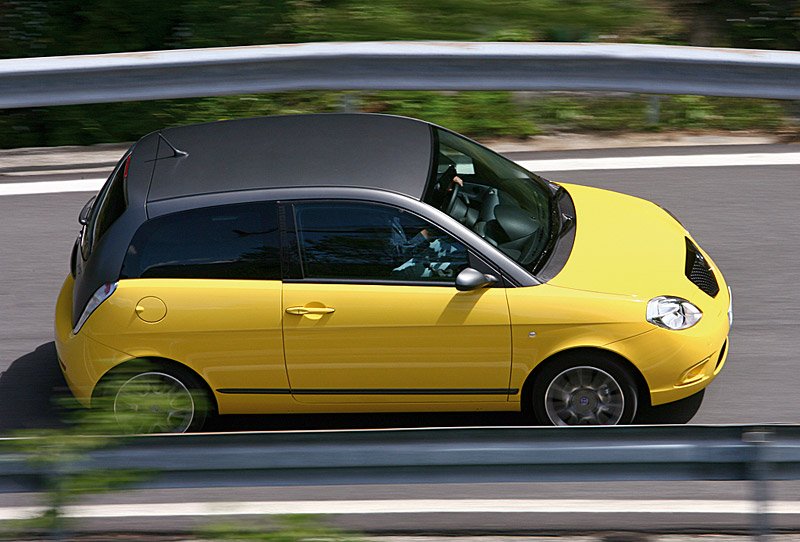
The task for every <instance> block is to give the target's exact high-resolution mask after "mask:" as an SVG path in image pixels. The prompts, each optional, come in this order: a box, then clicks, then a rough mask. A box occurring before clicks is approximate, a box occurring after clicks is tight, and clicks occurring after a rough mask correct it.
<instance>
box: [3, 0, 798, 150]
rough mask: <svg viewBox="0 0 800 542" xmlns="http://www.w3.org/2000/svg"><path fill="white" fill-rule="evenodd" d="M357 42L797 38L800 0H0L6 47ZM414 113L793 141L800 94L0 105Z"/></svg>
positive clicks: (49, 138)
mask: <svg viewBox="0 0 800 542" xmlns="http://www.w3.org/2000/svg"><path fill="white" fill-rule="evenodd" d="M361 40H470V41H550V42H628V43H660V44H675V45H695V46H714V47H741V48H758V49H788V50H798V48H800V1H798V0H570V1H563V0H528V1H508V0H438V1H436V2H429V1H428V0H239V1H217V0H172V1H170V2H153V1H151V0H127V1H126V2H120V1H119V0H39V1H31V0H27V1H4V0H0V58H21V57H35V56H53V55H79V54H91V53H112V52H124V51H147V50H163V49H184V48H196V47H226V46H237V45H261V44H272V43H299V42H313V41H361ZM341 110H360V111H369V112H383V113H392V114H399V115H409V116H413V117H418V118H422V119H425V120H428V121H431V122H434V123H438V124H442V125H445V126H447V127H448V128H451V129H453V130H456V131H459V132H462V133H465V134H467V135H469V136H472V137H475V138H480V139H484V140H486V139H497V138H514V139H523V138H527V137H530V136H534V135H542V134H552V133H558V132H593V133H598V132H599V133H609V134H613V133H616V132H622V131H625V132H653V131H675V130H681V131H686V130H691V131H719V130H724V131H730V130H751V131H762V132H763V131H767V132H770V133H775V132H778V133H781V134H785V136H786V137H787V138H794V137H796V134H797V133H798V131H800V129H799V128H798V117H800V106H799V105H798V104H797V103H796V102H787V101H771V100H756V99H738V98H715V97H703V96H658V97H653V96H642V95H633V94H626V93H597V92H593V93H566V92H559V93H552V92H550V93H530V92H526V93H512V92H457V93H456V92H448V93H442V92H408V91H403V92H356V91H354V92H324V91H313V92H287V93H280V94H259V95H240V96H225V97H214V98H201V99H182V100H164V101H149V102H129V103H118V104H99V105H82V106H62V107H50V108H35V109H19V110H2V111H0V148H14V147H34V146H55V145H90V144H95V143H110V142H124V141H133V140H136V139H138V138H139V137H141V135H143V134H145V133H147V132H150V131H152V130H155V129H158V128H162V127H165V126H173V125H180V124H187V123H192V122H201V121H210V120H220V119H226V118H235V117H248V116H256V115H270V114H278V113H302V112H325V111H341Z"/></svg>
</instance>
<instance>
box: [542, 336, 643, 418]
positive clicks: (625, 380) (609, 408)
mask: <svg viewBox="0 0 800 542" xmlns="http://www.w3.org/2000/svg"><path fill="white" fill-rule="evenodd" d="M531 400H532V401H533V414H534V416H535V417H536V421H537V422H538V423H540V424H542V425H621V424H629V423H631V421H632V420H633V418H634V417H635V416H636V411H637V407H638V401H637V389H636V384H635V383H634V381H633V379H632V378H631V377H630V376H629V375H628V373H627V371H625V369H623V368H622V367H621V366H620V364H619V363H618V362H617V361H616V360H614V359H613V357H612V356H609V355H607V354H604V353H602V352H586V353H583V352H582V353H573V354H569V355H565V356H563V357H561V358H560V359H558V360H554V361H552V362H550V363H548V365H547V366H546V367H544V369H543V370H542V371H541V373H539V374H538V375H537V377H536V380H535V381H534V383H533V389H532V393H531Z"/></svg>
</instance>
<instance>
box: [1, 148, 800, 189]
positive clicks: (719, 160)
mask: <svg viewBox="0 0 800 542" xmlns="http://www.w3.org/2000/svg"><path fill="white" fill-rule="evenodd" d="M518 163H519V164H520V165H521V166H522V167H524V168H526V169H528V170H530V171H534V172H537V173H538V172H546V171H551V172H552V171H589V170H596V171H601V170H617V169H657V168H682V167H726V166H733V167H741V166H788V165H800V152H782V153H749V154H694V155H681V156H622V157H607V158H565V159H556V160H522V161H520V162H518ZM104 182H105V179H80V180H75V181H41V182H28V183H0V196H20V195H29V194H58V193H64V192H97V191H98V190H99V189H100V187H101V186H103V183H104Z"/></svg>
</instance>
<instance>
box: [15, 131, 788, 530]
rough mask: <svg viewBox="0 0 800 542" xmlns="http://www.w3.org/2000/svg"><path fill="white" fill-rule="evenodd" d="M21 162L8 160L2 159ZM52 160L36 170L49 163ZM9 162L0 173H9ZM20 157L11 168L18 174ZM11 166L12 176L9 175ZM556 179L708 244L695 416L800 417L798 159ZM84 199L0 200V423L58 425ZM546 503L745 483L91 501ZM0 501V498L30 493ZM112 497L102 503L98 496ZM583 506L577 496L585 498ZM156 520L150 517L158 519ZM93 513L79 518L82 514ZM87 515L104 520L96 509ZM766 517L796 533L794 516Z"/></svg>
mask: <svg viewBox="0 0 800 542" xmlns="http://www.w3.org/2000/svg"><path fill="white" fill-rule="evenodd" d="M798 150H800V149H798V146H797V145H758V146H730V147H727V146H726V147H685V148H683V147H671V148H644V149H641V148H640V149H606V150H602V151H597V150H595V151H573V152H547V153H527V152H526V153H510V154H509V156H510V157H511V158H513V159H515V160H534V159H535V160H545V159H547V160H550V159H574V158H593V157H609V156H619V157H630V156H659V155H706V154H741V153H788V152H797V151H798ZM91 161H92V164H93V167H95V168H98V169H95V170H93V171H91V172H77V171H72V170H71V168H69V167H67V168H64V167H59V166H57V165H52V166H47V167H46V168H42V169H41V171H29V172H28V173H32V175H26V176H25V177H24V178H21V177H18V176H15V177H10V176H4V175H3V171H4V164H3V157H2V156H0V184H2V183H3V182H21V181H24V182H27V181H31V182H35V181H37V180H61V179H63V180H68V179H77V178H81V177H83V178H88V177H97V176H101V175H102V173H103V171H104V170H103V168H104V167H107V165H105V164H104V162H103V161H102V160H100V161H99V162H98V160H97V159H92V160H91ZM15 167H17V168H18V166H15ZM48 168H49V169H48ZM9 169H10V168H8V167H7V168H6V171H8V170H9ZM24 169H25V168H24V166H23V167H22V171H24ZM19 171H20V170H19V168H18V169H17V172H19ZM543 175H544V176H545V177H547V178H550V179H552V180H555V181H568V182H576V183H581V184H587V185H592V186H597V187H601V188H606V189H611V190H616V191H620V192H625V193H628V194H633V195H636V196H641V197H644V198H648V199H650V200H653V201H655V202H657V203H659V204H661V205H663V206H664V207H666V208H668V209H669V210H670V211H671V212H672V213H673V214H674V215H676V216H677V217H678V218H679V219H680V220H681V221H682V222H683V223H684V225H686V226H687V228H688V229H689V230H690V231H691V232H692V233H693V235H694V236H695V238H696V239H697V240H698V242H699V243H700V244H701V245H702V246H703V247H704V248H705V249H706V250H707V251H709V252H710V254H711V255H712V256H713V257H714V259H715V261H716V263H717V264H718V265H719V267H720V268H721V269H722V271H723V273H724V274H725V276H726V279H727V280H728V282H729V284H731V286H732V288H733V291H734V304H735V323H734V328H733V332H732V336H731V350H730V356H729V359H728V363H727V366H726V369H725V370H724V371H723V372H722V374H721V375H720V376H719V377H718V379H717V380H716V381H715V382H714V383H713V384H712V386H711V387H710V388H709V390H708V392H707V394H706V396H705V401H704V403H703V405H702V407H701V408H700V411H699V412H698V414H697V415H696V416H695V418H694V419H693V420H692V423H698V424H747V423H767V422H771V423H774V422H780V423H800V414H798V404H800V403H799V402H798V399H797V395H798V394H797V389H798V384H800V359H798V357H799V356H798V353H799V352H800V324H798V319H797V316H796V314H795V311H796V309H797V308H798V307H800V288H798V287H797V285H796V283H797V277H798V271H797V268H798V265H800V255H798V248H800V244H798V238H800V224H798V218H797V214H798V213H797V211H796V208H797V206H798V203H799V202H800V198H798V196H800V186H798V182H799V181H800V178H798V177H800V166H798V165H783V166H748V167H725V166H718V167H692V168H681V167H669V168H659V169H624V170H611V169H605V170H599V171H592V170H581V171H562V172H557V171H556V172H543ZM88 198H89V194H87V193H67V194H40V195H21V196H3V197H0V231H1V232H2V237H0V277H2V282H0V311H1V312H0V314H2V318H3V324H4V325H3V326H2V327H0V432H9V431H13V430H15V429H22V428H31V429H38V428H45V427H53V426H58V425H59V424H60V423H61V422H60V415H61V410H60V408H59V407H58V406H57V405H55V404H54V401H53V398H54V397H58V396H59V394H62V393H63V392H64V382H63V379H62V377H61V375H60V373H59V370H58V367H57V362H56V359H55V354H54V348H53V344H52V339H51V336H52V331H51V329H52V312H53V306H54V303H55V299H56V295H57V292H58V289H59V287H60V285H61V282H62V280H63V278H64V277H65V276H66V274H67V273H68V256H69V251H70V248H71V245H72V242H73V240H74V237H75V235H76V234H77V231H78V224H77V221H76V217H77V214H78V211H79V210H80V208H81V206H82V205H83V203H84V202H85V201H86V200H87V199H88ZM519 423H522V420H521V419H520V418H519V417H518V416H515V415H509V414H505V415H491V414H489V415H487V414H481V415H475V414H468V415H452V414H451V415H438V416H437V415H429V416H420V415H412V416H402V415H391V416H386V415H381V416H365V415H364V416H362V415H360V416H255V417H244V416H236V417H229V418H224V419H222V420H220V421H217V422H216V424H215V426H214V427H213V429H215V430H221V431H225V430H241V429H247V430H261V429H265V430H268V429H276V428H279V429H282V428H318V427H322V428H328V427H373V426H376V427H392V426H415V425H486V424H519ZM799 494H800V484H796V483H784V484H780V485H777V486H776V487H775V493H774V494H773V497H774V498H776V499H780V500H789V501H796V500H797V495H799ZM545 496H546V497H547V498H550V499H557V498H563V499H576V498H584V499H597V500H598V502H599V501H602V500H604V499H609V498H616V499H631V502H632V503H633V502H634V501H640V500H642V499H648V498H650V499H689V498H691V499H717V500H718V499H723V500H737V499H744V500H747V499H748V498H749V497H750V496H751V488H750V486H748V485H747V484H738V483H726V484H721V483H692V484H677V483H671V484H669V483H662V484H644V483H615V484H516V485H511V486H499V487H495V486H491V487H489V486H485V485H484V486H480V485H459V486H436V487H432V486H402V487H397V486H394V487H366V488H365V487H338V488H313V487H312V488H262V489H253V490H251V491H250V492H249V493H248V492H242V491H238V492H237V493H236V495H233V494H232V493H231V492H230V491H226V490H208V491H203V492H196V491H195V492H192V493H191V494H187V493H186V492H166V491H165V492H161V493H157V494H154V493H152V492H150V493H149V494H148V495H146V496H144V495H139V496H138V497H137V494H136V493H127V494H125V495H121V496H118V497H114V496H111V497H108V498H103V499H100V500H99V501H98V502H117V501H116V500H115V499H118V500H119V502H131V501H136V500H137V499H140V500H141V499H147V501H148V502H184V501H186V500H188V499H193V500H198V499H200V500H219V501H223V500H230V499H234V498H235V499H237V500H292V499H304V500H308V499H314V500H328V499H331V500H337V499H387V498H395V499H403V498H417V499H418V498H425V497H430V498H441V499H448V498H453V497H459V498H488V499H504V498H509V497H514V498H542V497H545ZM27 499H28V498H27V497H26V498H25V499H24V500H21V497H19V496H11V495H7V496H0V506H9V505H11V504H14V505H19V504H25V502H27ZM109 499H110V500H109ZM587 506H588V505H587ZM201 521H204V520H199V519H196V518H194V519H193V518H184V519H182V520H181V521H180V522H178V523H174V522H173V520H170V525H184V526H186V527H187V528H189V527H191V526H192V525H195V524H197V523H198V522H201ZM336 521H338V522H339V523H340V524H342V525H345V526H349V527H355V528H362V529H364V528H366V529H370V530H383V531H404V532H420V531H425V532H506V531H507V532H533V531H535V532H543V531H558V530H563V529H565V528H568V529H569V528H573V529H572V530H578V531H597V530H607V529H626V528H630V529H643V530H647V529H658V528H667V527H669V526H670V525H672V526H673V527H675V526H682V528H687V529H699V530H707V531H708V530H710V531H713V530H715V529H721V528H722V527H723V526H726V528H727V529H730V528H733V529H736V528H738V529H742V528H746V527H747V525H748V524H750V522H751V518H750V517H749V516H748V515H743V514H738V515H737V514H728V515H726V514H724V513H717V514H694V515H692V514H688V515H677V514H666V513H665V514H655V513H639V514H636V513H630V514H586V513H580V514H567V513H563V514H480V513H441V514H383V515H382V514H372V515H369V516H363V515H362V516H342V517H339V518H338V519H337V520H336ZM162 522H163V520H162ZM90 523H91V522H90ZM95 523H96V524H97V525H98V526H100V528H104V526H107V525H108V522H106V523H105V524H104V523H103V522H102V520H101V519H98V520H95ZM775 523H776V524H779V525H782V526H784V527H789V528H795V529H796V528H800V517H798V515H786V516H782V517H780V518H777V519H776V522H775ZM113 525H114V526H117V527H120V528H125V526H126V525H130V526H131V527H133V526H137V527H144V528H147V527H149V528H153V529H159V528H161V525H163V523H158V521H157V520H151V521H148V522H142V521H141V520H138V519H135V518H134V519H126V520H114V521H113Z"/></svg>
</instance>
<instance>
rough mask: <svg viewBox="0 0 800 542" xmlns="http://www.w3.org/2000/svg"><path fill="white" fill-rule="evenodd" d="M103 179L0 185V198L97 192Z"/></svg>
mask: <svg viewBox="0 0 800 542" xmlns="http://www.w3.org/2000/svg"><path fill="white" fill-rule="evenodd" d="M104 182H106V180H105V179H79V180H76V181H40V182H30V183H0V196H24V195H30V194H61V193H64V192H97V191H98V190H100V187H101V186H103V183H104Z"/></svg>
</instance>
